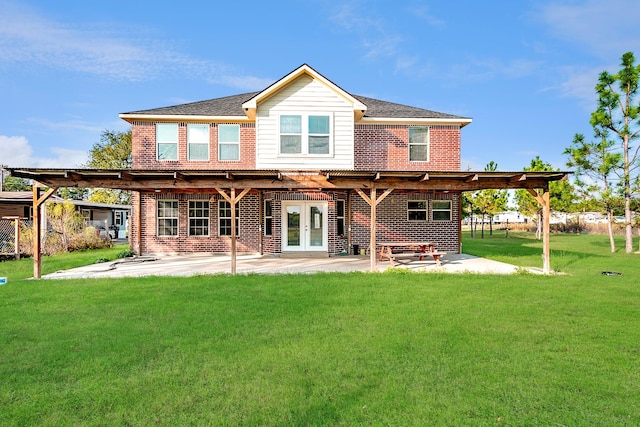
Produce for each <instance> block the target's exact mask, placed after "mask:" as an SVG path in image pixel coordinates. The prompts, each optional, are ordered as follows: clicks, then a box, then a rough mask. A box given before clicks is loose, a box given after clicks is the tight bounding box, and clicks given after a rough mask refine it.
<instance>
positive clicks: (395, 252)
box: [378, 242, 446, 267]
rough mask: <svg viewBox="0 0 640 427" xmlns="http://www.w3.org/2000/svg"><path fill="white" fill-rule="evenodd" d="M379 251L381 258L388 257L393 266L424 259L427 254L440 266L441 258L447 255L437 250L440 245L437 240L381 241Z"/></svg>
mask: <svg viewBox="0 0 640 427" xmlns="http://www.w3.org/2000/svg"><path fill="white" fill-rule="evenodd" d="M378 244H379V245H380V251H378V257H379V260H380V261H382V260H383V259H385V258H386V259H388V260H389V261H391V263H392V264H393V266H394V267H395V266H396V265H399V264H406V263H409V262H412V261H414V260H423V259H424V257H425V256H430V257H431V258H433V260H434V261H435V262H436V265H438V266H440V265H442V263H441V262H440V258H441V257H442V256H443V255H446V254H445V253H444V252H440V251H438V250H436V246H437V245H438V244H437V243H435V242H380V243H378Z"/></svg>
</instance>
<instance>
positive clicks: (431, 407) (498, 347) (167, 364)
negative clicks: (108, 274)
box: [0, 234, 640, 426]
mask: <svg viewBox="0 0 640 427" xmlns="http://www.w3.org/2000/svg"><path fill="white" fill-rule="evenodd" d="M551 245H552V259H551V263H552V267H553V268H554V269H555V270H558V271H561V272H562V273H563V274H558V275H552V276H540V275H533V274H518V275H513V276H497V275H469V274H465V275H444V274H431V273H430V274H419V273H410V272H406V271H397V270H396V271H393V272H389V273H384V274H369V273H353V274H317V275H280V276H264V275H249V276H236V277H231V276H224V275H219V276H198V277H193V278H187V279H185V278H181V279H179V280H178V279H176V278H160V277H150V278H141V279H109V280H106V279H105V280H68V281H64V280H38V281H33V280H26V279H23V278H22V277H27V276H20V275H16V273H15V272H16V271H18V270H19V268H18V267H16V266H17V265H19V264H21V263H22V262H21V263H15V262H7V263H0V275H1V276H5V275H6V276H8V277H9V278H10V280H9V283H8V284H7V285H5V286H1V287H0V361H1V362H0V425H3V426H4V425H17V426H22V425H45V426H54V425H55V426H60V425H74V426H75V425H87V426H112V425H122V426H128V425H131V426H149V425H180V426H183V425H198V426H200V425H203V426H204V425H344V426H353V425H420V426H422V425H447V426H450V425H451V426H452V425H456V426H457V425H473V426H479V425H518V426H520V425H545V426H546V425H558V426H560V425H570V426H576V425H607V426H609V425H628V426H637V425H639V424H640V408H639V405H638V402H640V284H639V283H640V280H638V276H639V275H640V268H638V263H639V262H640V255H635V254H634V255H626V254H624V253H623V252H621V251H619V252H618V253H616V254H610V253H608V243H607V239H606V236H588V235H579V236H577V235H573V236H572V235H552V236H551ZM464 251H465V252H466V253H472V254H477V255H485V256H487V257H491V258H495V259H498V260H500V261H505V262H511V263H514V264H517V265H522V266H538V267H539V266H541V265H542V260H541V258H540V243H539V242H538V241H536V240H535V239H533V238H531V236H530V235H528V234H512V237H511V238H509V239H504V237H503V236H498V235H496V236H493V237H491V238H489V237H487V238H485V239H482V240H481V239H469V238H468V237H466V236H465V239H464ZM117 252H118V251H117V250H114V252H112V253H109V254H110V255H109V254H107V255H102V254H101V255H99V256H96V255H89V254H84V255H82V254H78V256H84V257H85V260H88V259H90V258H92V257H95V258H109V257H110V256H115V255H116V253H117ZM72 258H73V254H71V255H70V256H69V258H68V259H66V261H65V262H66V263H69V265H70V263H71V262H72V261H70V259H72ZM27 261H29V263H28V265H29V266H31V264H30V260H27ZM56 263H57V261H56V260H55V257H52V258H51V259H47V260H45V261H44V262H43V272H47V271H54V270H55V269H59V268H60V267H58V265H59V264H56ZM54 266H55V267H54ZM49 268H52V269H53V270H47V269H49ZM602 271H616V272H620V273H622V275H620V276H604V275H602V274H601V272H602ZM29 273H30V272H29Z"/></svg>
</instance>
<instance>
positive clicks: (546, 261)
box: [527, 186, 551, 274]
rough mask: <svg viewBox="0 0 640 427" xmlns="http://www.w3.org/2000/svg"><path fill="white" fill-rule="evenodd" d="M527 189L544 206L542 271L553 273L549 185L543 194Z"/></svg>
mask: <svg viewBox="0 0 640 427" xmlns="http://www.w3.org/2000/svg"><path fill="white" fill-rule="evenodd" d="M527 191H528V192H529V193H530V194H531V195H532V196H533V197H534V198H535V199H536V201H537V202H538V203H540V205H541V206H542V272H543V273H544V274H549V273H551V256H550V250H549V243H550V242H549V234H550V229H551V227H550V222H549V220H550V217H551V202H550V198H551V196H550V193H549V187H548V186H547V187H545V188H543V190H542V191H543V192H542V195H540V193H539V192H538V191H536V190H534V189H531V188H528V189H527Z"/></svg>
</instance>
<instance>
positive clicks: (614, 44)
mask: <svg viewBox="0 0 640 427" xmlns="http://www.w3.org/2000/svg"><path fill="white" fill-rule="evenodd" d="M537 15H538V17H539V19H540V20H541V21H542V22H543V23H545V24H546V25H547V26H548V28H549V31H550V32H551V33H552V34H553V35H554V36H555V37H558V38H559V39H561V40H565V41H567V42H570V43H573V44H575V45H577V46H581V47H582V48H583V49H584V50H585V51H586V52H589V53H591V54H596V55H598V56H600V57H603V58H610V57H611V55H612V54H613V55H615V56H616V57H618V58H619V57H620V56H621V55H622V54H623V53H624V52H628V51H638V50H640V33H639V32H638V31H637V28H638V16H640V2H637V1H629V0H607V1H602V0H585V1H573V2H549V3H547V4H545V5H544V6H542V8H541V9H540V11H539V12H538V13H537Z"/></svg>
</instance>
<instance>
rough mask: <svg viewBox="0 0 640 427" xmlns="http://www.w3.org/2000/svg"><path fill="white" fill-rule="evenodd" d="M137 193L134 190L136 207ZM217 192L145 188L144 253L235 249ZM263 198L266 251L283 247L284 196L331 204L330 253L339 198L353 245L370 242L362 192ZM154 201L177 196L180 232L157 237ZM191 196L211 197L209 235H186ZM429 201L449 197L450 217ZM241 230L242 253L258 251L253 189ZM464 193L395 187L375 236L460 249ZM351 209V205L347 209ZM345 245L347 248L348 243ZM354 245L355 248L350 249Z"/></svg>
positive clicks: (336, 248)
mask: <svg viewBox="0 0 640 427" xmlns="http://www.w3.org/2000/svg"><path fill="white" fill-rule="evenodd" d="M137 197H138V195H137V194H136V193H134V207H135V206H137V205H136V200H137ZM220 199H221V196H219V195H218V194H217V193H216V194H196V195H187V194H172V195H156V194H154V193H142V206H143V215H142V235H143V241H144V244H143V248H142V252H143V253H185V252H187V253H188V252H223V253H225V252H226V253H228V252H230V251H231V238H230V237H220V236H218V200H220ZM262 199H263V200H272V213H273V234H272V235H271V236H263V237H262V243H263V247H262V251H263V253H265V254H269V253H273V254H278V253H280V252H281V250H282V244H281V243H282V235H281V226H282V224H281V218H282V201H285V200H323V201H326V202H327V203H328V212H327V215H328V226H329V230H328V232H329V241H328V251H329V254H331V255H335V254H338V253H339V252H340V251H341V250H342V249H343V242H342V240H341V239H340V237H339V236H338V235H337V234H336V210H335V202H336V200H345V201H346V206H347V207H349V206H350V212H351V215H350V217H349V218H346V221H347V224H346V227H349V225H350V226H351V244H352V245H353V244H357V245H359V246H360V248H365V249H366V248H368V247H369V238H370V225H369V223H370V207H369V205H368V204H367V203H366V202H365V201H364V200H363V199H362V197H360V196H359V195H358V194H355V193H352V194H350V195H348V194H347V193H346V192H341V191H336V192H311V193H302V192H286V191H266V192H264V193H263V195H262ZM156 200H178V202H179V203H178V208H179V215H180V216H179V225H178V228H179V234H178V236H175V237H173V236H172V237H158V236H157V224H156ZM189 200H209V202H210V216H209V232H210V235H209V236H208V237H191V236H189V235H188V205H189ZM409 200H425V201H427V202H428V203H427V206H428V212H427V221H408V220H407V202H408V201H409ZM431 200H451V202H452V203H451V221H432V220H431V213H432V205H431V203H430V201H431ZM239 203H240V229H239V236H238V239H237V250H238V252H250V253H258V252H260V240H259V239H260V232H261V231H260V228H261V227H260V226H261V224H260V221H259V219H258V212H259V203H260V197H259V195H258V194H257V193H250V194H248V195H246V196H245V197H244V198H243V199H242V200H240V202H239ZM459 203H460V195H459V194H457V193H442V194H434V193H432V192H423V193H417V192H410V193H409V192H400V191H397V190H396V191H394V192H393V193H391V194H390V195H389V196H387V197H386V198H385V199H384V200H383V201H382V202H381V203H380V204H379V205H378V207H377V217H378V221H377V224H376V237H377V240H378V241H384V240H387V241H402V240H413V241H416V240H427V241H435V242H438V249H440V250H442V251H444V252H449V253H458V251H459V247H460V242H459V240H458V239H459V233H460V217H459V209H460V208H459ZM348 212H349V208H347V213H348ZM137 227H138V224H137V217H136V215H135V214H134V215H133V216H132V218H131V233H132V234H131V236H132V244H133V247H134V248H137V241H136V239H137ZM345 249H347V248H345ZM348 250H351V247H350V248H348Z"/></svg>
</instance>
